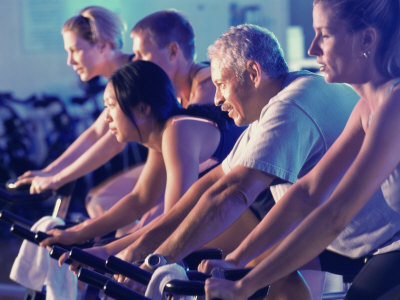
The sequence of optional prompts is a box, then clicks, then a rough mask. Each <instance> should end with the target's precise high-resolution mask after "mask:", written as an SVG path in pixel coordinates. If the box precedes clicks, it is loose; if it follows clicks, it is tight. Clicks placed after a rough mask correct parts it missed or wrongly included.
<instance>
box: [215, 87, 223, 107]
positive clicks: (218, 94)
mask: <svg viewBox="0 0 400 300" xmlns="http://www.w3.org/2000/svg"><path fill="white" fill-rule="evenodd" d="M224 101H225V100H224V97H222V94H221V92H220V90H219V88H217V89H216V91H215V96H214V104H215V105H216V106H221V105H222V104H223V103H224Z"/></svg>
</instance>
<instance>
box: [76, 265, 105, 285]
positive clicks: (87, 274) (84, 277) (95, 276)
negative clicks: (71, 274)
mask: <svg viewBox="0 0 400 300" xmlns="http://www.w3.org/2000/svg"><path fill="white" fill-rule="evenodd" d="M109 279H110V278H109V277H107V276H105V275H103V274H100V273H97V272H95V271H92V270H89V269H86V268H81V269H80V270H79V272H78V280H80V281H83V282H85V283H87V284H89V285H91V286H93V287H95V288H98V289H103V286H104V285H105V284H106V282H107V281H108V280H109Z"/></svg>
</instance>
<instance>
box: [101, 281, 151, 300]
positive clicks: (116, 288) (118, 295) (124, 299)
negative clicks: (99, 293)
mask: <svg viewBox="0 0 400 300" xmlns="http://www.w3.org/2000/svg"><path fill="white" fill-rule="evenodd" d="M103 291H104V294H106V295H107V296H110V297H112V298H115V299H118V300H150V299H149V298H147V297H145V296H143V295H141V294H139V293H137V292H135V291H134V290H132V289H130V288H127V287H126V286H124V285H123V284H120V283H118V282H116V281H114V280H109V281H107V282H106V284H105V285H104V287H103Z"/></svg>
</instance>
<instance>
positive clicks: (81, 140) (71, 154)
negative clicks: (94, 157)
mask: <svg viewBox="0 0 400 300" xmlns="http://www.w3.org/2000/svg"><path fill="white" fill-rule="evenodd" d="M93 135H94V134H92V131H91V130H90V129H88V130H86V131H85V132H84V133H82V134H81V135H80V136H79V137H78V138H77V139H76V140H75V141H74V142H73V143H72V144H71V145H70V146H69V147H68V148H67V150H65V151H64V152H63V153H62V154H61V155H60V156H59V157H58V158H57V159H56V160H54V161H53V162H52V163H50V164H49V165H48V166H47V167H46V168H44V169H43V171H45V172H51V173H57V172H60V171H61V170H63V169H64V168H65V167H67V166H68V165H70V164H71V163H72V162H74V161H75V160H76V159H77V158H78V157H79V156H81V155H82V154H83V153H84V152H85V151H86V150H87V149H89V148H90V147H91V146H92V145H93V144H94V143H95V142H96V139H95V138H94V136H93Z"/></svg>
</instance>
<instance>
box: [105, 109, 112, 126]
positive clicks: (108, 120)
mask: <svg viewBox="0 0 400 300" xmlns="http://www.w3.org/2000/svg"><path fill="white" fill-rule="evenodd" d="M105 110H106V118H105V121H106V123H107V124H108V123H111V121H112V118H111V116H110V111H109V109H108V108H105Z"/></svg>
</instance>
